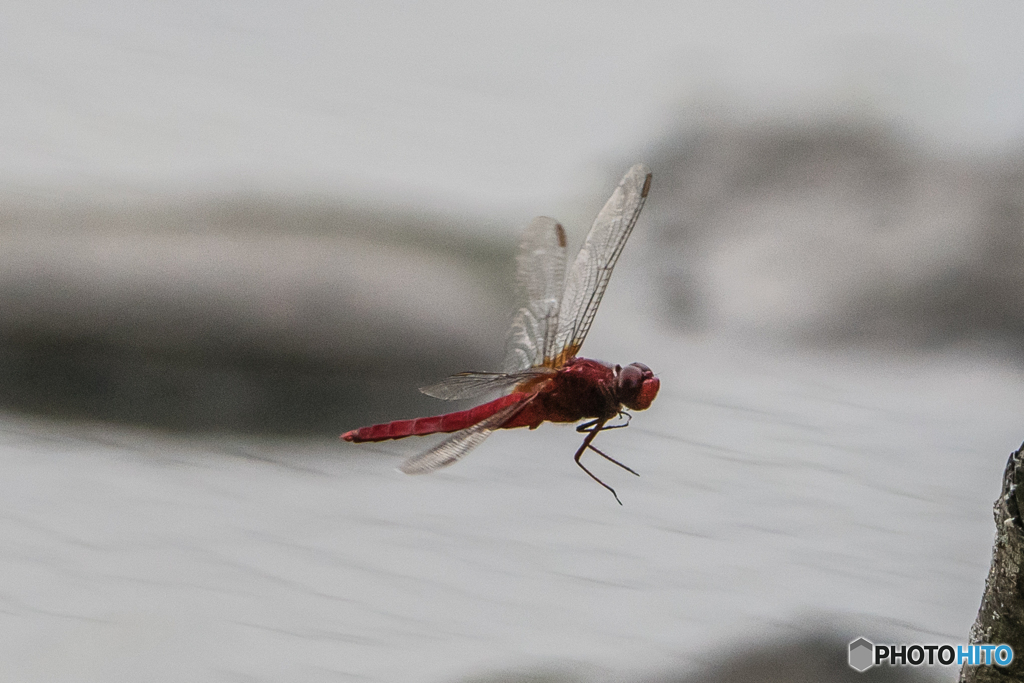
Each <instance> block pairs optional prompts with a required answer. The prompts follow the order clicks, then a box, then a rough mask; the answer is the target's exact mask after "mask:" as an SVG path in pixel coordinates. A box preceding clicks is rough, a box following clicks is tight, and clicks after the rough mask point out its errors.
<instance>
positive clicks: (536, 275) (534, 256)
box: [502, 216, 565, 373]
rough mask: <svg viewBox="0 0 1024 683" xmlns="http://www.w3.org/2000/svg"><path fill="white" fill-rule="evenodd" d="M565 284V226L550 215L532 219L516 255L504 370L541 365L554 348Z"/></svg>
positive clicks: (508, 371)
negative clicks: (513, 310)
mask: <svg viewBox="0 0 1024 683" xmlns="http://www.w3.org/2000/svg"><path fill="white" fill-rule="evenodd" d="M564 286H565V229H564V228H562V226H561V225H560V224H559V223H558V221H556V220H554V219H553V218H548V217H546V216H540V217H538V218H535V219H533V222H532V223H530V225H529V227H527V228H526V232H525V233H523V237H522V240H521V241H520V243H519V254H518V256H517V257H516V297H517V301H516V305H517V306H519V309H518V310H517V311H516V314H515V316H513V318H512V325H511V326H510V327H509V331H508V338H507V340H506V344H505V363H504V365H503V367H502V370H504V371H505V373H515V372H519V371H522V370H526V369H528V368H532V367H534V366H538V365H541V364H542V363H543V362H544V360H545V359H546V358H549V357H550V356H551V351H552V350H553V349H554V348H555V335H556V333H557V331H558V316H559V304H560V302H561V301H562V288H563V287H564Z"/></svg>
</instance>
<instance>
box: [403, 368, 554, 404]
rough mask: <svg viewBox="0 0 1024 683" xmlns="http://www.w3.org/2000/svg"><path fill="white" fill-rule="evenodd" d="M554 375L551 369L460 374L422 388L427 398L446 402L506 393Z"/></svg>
mask: <svg viewBox="0 0 1024 683" xmlns="http://www.w3.org/2000/svg"><path fill="white" fill-rule="evenodd" d="M551 374H553V373H552V370H551V369H550V368H546V367H539V368H527V369H526V370H522V371H520V372H460V373H458V374H457V375H450V376H448V377H445V378H444V379H443V380H441V381H440V382H438V383H437V384H431V385H430V386H426V387H420V391H422V392H423V393H424V394H426V395H427V396H433V397H434V398H441V399H444V400H446V401H457V400H459V399H462V398H474V397H476V396H481V395H483V394H486V393H489V392H492V391H506V390H509V389H511V388H512V387H514V386H516V385H517V384H521V383H523V382H526V381H529V380H535V379H537V378H539V377H546V376H549V375H551Z"/></svg>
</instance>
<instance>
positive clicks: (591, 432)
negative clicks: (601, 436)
mask: <svg viewBox="0 0 1024 683" xmlns="http://www.w3.org/2000/svg"><path fill="white" fill-rule="evenodd" d="M603 424H604V420H598V421H597V422H596V423H595V424H594V426H593V428H592V429H590V430H589V433H588V434H587V438H585V439H583V444H582V445H580V447H579V450H577V451H576V455H575V457H574V458H573V460H575V461H576V464H577V465H579V466H580V469H581V470H583V471H584V472H586V473H587V474H588V475H589V476H590V478H591V479H593V480H594V481H596V482H597V483H598V484H600V485H601V486H603V487H605V488H606V489H608V490H609V491H611V492H612V495H613V496H615V502H616V503H618V504H619V505H622V501H621V500H619V494H617V493H615V489H613V488H612V487H611V486H609V485H608V484H606V483H604V482H603V481H601V480H600V479H598V478H597V477H596V476H594V473H593V472H591V471H590V470H588V469H587V468H586V467H585V466H584V465H583V463H582V462H580V457H582V455H583V452H584V451H585V450H587V448H589V447H590V442H591V441H593V440H594V438H595V437H596V436H597V435H598V433H599V432H600V431H601V426H602V425H603ZM595 450H596V449H595ZM598 452H599V453H600V451H598ZM601 455H604V453H601ZM605 457H606V458H607V457H608V456H605ZM627 469H628V468H627Z"/></svg>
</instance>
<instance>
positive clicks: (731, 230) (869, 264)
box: [648, 123, 1024, 346]
mask: <svg viewBox="0 0 1024 683" xmlns="http://www.w3.org/2000/svg"><path fill="white" fill-rule="evenodd" d="M653 166H654V168H655V175H656V177H657V186H656V191H654V192H652V193H651V201H650V203H649V209H648V219H649V220H651V221H652V223H654V225H655V226H656V228H655V230H656V232H657V233H658V235H659V237H658V247H659V248H658V254H659V255H660V257H661V272H662V276H663V277H662V283H663V293H664V296H665V299H666V301H667V303H668V310H669V311H670V313H671V315H672V316H673V317H674V318H675V319H676V320H677V321H678V322H679V323H680V324H683V325H685V326H689V327H693V328H703V329H725V330H728V331H732V332H737V333H740V334H756V335H759V336H760V335H768V336H777V337H783V338H788V339H794V338H801V339H810V340H816V341H819V342H820V341H829V342H844V343H846V342H850V341H869V342H873V343H880V344H882V345H897V346H900V345H922V344H923V345H932V344H941V343H949V342H958V341H963V340H974V339H982V338H995V339H997V340H1009V341H1011V343H1014V344H1016V343H1019V341H1020V340H1021V339H1024V158H1021V157H1020V156H1019V155H1018V156H1017V157H1015V158H1013V159H975V160H965V159H961V160H951V159H940V158H935V157H929V156H927V155H926V154H924V153H922V152H921V151H919V150H917V149H915V148H914V147H913V146H912V145H911V144H909V143H908V142H907V141H905V140H903V139H901V138H900V137H899V136H898V135H897V134H895V133H894V132H893V131H892V130H889V129H886V128H882V127H876V126H872V125H843V124H840V123H835V124H818V125H795V124H794V125H791V126H778V127H772V126H760V127H738V126H729V125H722V126H719V127H714V126H709V127H706V128H705V129H703V130H701V131H700V132H699V134H696V135H693V136H691V137H689V138H686V139H685V141H684V142H682V143H680V144H677V145H674V146H671V147H670V149H669V150H668V151H666V152H665V154H664V156H663V158H662V159H661V160H660V161H659V162H657V163H655V164H653Z"/></svg>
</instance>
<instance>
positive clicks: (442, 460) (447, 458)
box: [400, 396, 533, 474]
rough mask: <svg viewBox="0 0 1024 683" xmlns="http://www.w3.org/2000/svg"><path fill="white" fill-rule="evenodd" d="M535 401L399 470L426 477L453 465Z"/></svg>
mask: <svg viewBox="0 0 1024 683" xmlns="http://www.w3.org/2000/svg"><path fill="white" fill-rule="evenodd" d="M532 400H533V397H532V396H531V397H530V398H527V399H524V400H522V401H519V402H518V403H513V404H512V405H510V406H508V407H506V408H502V409H501V410H499V411H498V412H496V413H495V414H494V415H491V416H490V417H489V418H487V419H486V420H481V421H480V422H477V423H476V424H475V425H473V426H472V427H467V428H466V429H463V430H461V431H458V432H455V433H454V434H452V435H451V436H449V437H448V438H447V439H445V440H444V441H442V442H441V443H439V444H437V445H436V446H434V447H433V448H431V449H430V450H429V451H427V452H426V453H420V454H419V455H414V456H413V457H411V458H409V459H408V460H406V461H405V462H404V463H402V467H401V468H400V469H401V470H402V471H403V472H405V473H406V474H426V473H427V472H433V471H434V470H437V469H440V468H442V467H447V466H448V465H451V464H452V463H454V462H455V461H456V460H459V459H461V458H462V456H464V455H465V454H466V453H469V452H470V451H471V450H473V449H474V448H476V447H477V446H479V445H480V444H481V443H483V440H484V439H486V438H487V437H488V436H490V435H491V432H493V431H494V430H495V429H499V428H500V427H501V426H502V425H503V424H505V423H506V422H508V421H509V420H511V419H512V418H513V417H515V416H516V414H517V413H518V412H519V411H520V410H522V409H523V408H524V407H526V405H527V404H528V403H529V402H530V401H532Z"/></svg>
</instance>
